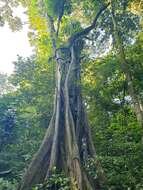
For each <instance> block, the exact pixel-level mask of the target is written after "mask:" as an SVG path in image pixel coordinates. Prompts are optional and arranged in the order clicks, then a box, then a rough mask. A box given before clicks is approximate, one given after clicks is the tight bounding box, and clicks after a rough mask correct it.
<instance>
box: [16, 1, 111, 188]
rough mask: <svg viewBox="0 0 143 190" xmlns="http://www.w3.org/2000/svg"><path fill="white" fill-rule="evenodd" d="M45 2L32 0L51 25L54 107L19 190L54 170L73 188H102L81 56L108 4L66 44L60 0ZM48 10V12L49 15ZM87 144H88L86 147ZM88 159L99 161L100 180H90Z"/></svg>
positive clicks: (99, 173) (44, 177)
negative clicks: (83, 86)
mask: <svg viewBox="0 0 143 190" xmlns="http://www.w3.org/2000/svg"><path fill="white" fill-rule="evenodd" d="M44 2H45V3H43V1H40V5H39V4H38V3H39V1H38V2H37V1H36V2H35V1H31V3H33V4H35V5H36V6H37V4H38V5H39V6H41V7H42V10H41V11H42V16H43V15H44V17H45V18H46V22H47V24H48V32H49V35H50V41H51V45H52V54H53V58H52V59H54V62H55V63H56V73H55V78H56V88H55V99H54V108H53V115H52V118H51V121H50V124H49V127H48V129H47V132H46V135H45V138H44V140H43V142H42V144H41V146H40V148H39V150H38V152H37V154H36V155H35V156H34V158H33V160H32V162H31V164H30V166H29V168H28V169H27V171H26V173H25V175H24V177H23V180H22V182H21V184H20V186H19V188H18V189H19V190H29V189H30V188H31V187H32V185H33V184H37V183H40V182H44V181H45V180H48V179H49V178H50V176H51V174H52V170H53V168H54V167H56V168H57V169H58V170H60V171H64V173H65V174H66V176H68V177H69V179H70V189H80V190H84V189H85V190H86V189H91V190H92V189H100V188H101V186H102V185H103V184H105V181H106V177H105V174H104V171H103V169H102V167H101V165H100V162H99V161H98V160H97V155H96V151H95V148H94V145H93V142H92V138H91V132H90V127H89V124H88V120H87V115H86V111H85V106H84V102H83V99H82V94H81V85H80V60H81V59H80V55H81V51H82V49H83V47H84V46H83V44H84V40H83V39H84V37H85V36H87V35H88V34H89V32H90V31H92V30H93V29H94V28H95V27H96V25H97V22H98V19H99V17H100V16H101V15H102V14H103V12H104V11H105V10H106V8H107V6H108V5H104V6H101V7H100V6H99V7H98V11H97V14H96V15H95V18H94V19H93V21H92V23H91V25H90V26H88V27H86V28H85V29H81V28H80V30H79V31H78V32H74V33H73V34H72V35H71V36H70V37H69V39H68V41H64V42H63V39H62V38H61V34H60V29H59V26H60V25H59V24H58V28H57V29H56V28H55V22H56V21H57V19H55V17H56V16H57V15H58V16H59V14H57V12H56V11H59V10H60V8H59V7H58V1H57V0H54V1H52V2H51V1H49V0H47V1H44ZM63 2H64V1H63ZM90 3H91V2H90ZM96 3H97V2H96ZM71 5H73V6H75V5H76V6H77V2H72V1H71ZM57 7H58V9H57ZM64 8H65V4H64ZM44 9H46V12H45V13H44ZM73 12H74V9H73ZM43 13H44V14H43ZM61 17H62V16H61ZM61 17H60V21H61V19H62V18H61ZM58 21H59V19H58ZM57 34H58V36H57ZM60 42H61V44H60V45H59V43H60ZM83 144H85V146H84V148H83ZM88 157H91V158H93V159H95V162H96V169H97V173H98V177H99V180H98V181H97V180H94V179H92V178H91V177H89V175H88V174H87V172H86V170H85V169H84V163H86V160H87V158H88Z"/></svg>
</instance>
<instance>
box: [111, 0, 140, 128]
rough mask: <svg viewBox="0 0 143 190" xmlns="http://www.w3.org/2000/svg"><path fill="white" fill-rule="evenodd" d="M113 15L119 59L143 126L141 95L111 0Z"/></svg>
mask: <svg viewBox="0 0 143 190" xmlns="http://www.w3.org/2000/svg"><path fill="white" fill-rule="evenodd" d="M111 15H112V22H113V27H114V37H115V40H116V46H117V50H118V53H119V61H120V63H121V67H122V71H123V72H124V74H125V76H126V80H127V84H128V91H129V95H130V96H131V98H132V102H133V107H134V112H135V115H136V118H137V121H138V123H139V125H140V126H141V127H142V128H143V111H142V105H141V102H140V100H139V97H138V96H137V95H136V91H135V88H134V85H133V81H132V76H131V73H130V69H129V65H128V64H129V63H128V62H127V60H126V56H125V52H124V46H123V43H122V40H121V38H120V35H119V30H118V26H117V22H116V17H115V13H114V7H113V2H112V0H111Z"/></svg>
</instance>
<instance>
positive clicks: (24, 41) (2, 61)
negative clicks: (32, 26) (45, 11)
mask: <svg viewBox="0 0 143 190" xmlns="http://www.w3.org/2000/svg"><path fill="white" fill-rule="evenodd" d="M24 11H25V10H24V9H23V8H22V7H19V8H17V9H16V15H18V16H19V17H20V18H21V20H22V21H23V22H26V21H27V16H26V15H25V14H24V13H23V12H24ZM27 33H28V25H27V24H25V25H24V26H23V29H22V30H21V31H18V32H12V31H11V30H10V29H9V27H8V25H5V26H4V27H0V72H1V73H7V74H11V73H12V72H13V69H14V67H13V63H12V62H13V61H16V60H17V55H20V56H23V57H28V56H30V55H31V54H32V47H31V46H30V44H29V40H28V36H27Z"/></svg>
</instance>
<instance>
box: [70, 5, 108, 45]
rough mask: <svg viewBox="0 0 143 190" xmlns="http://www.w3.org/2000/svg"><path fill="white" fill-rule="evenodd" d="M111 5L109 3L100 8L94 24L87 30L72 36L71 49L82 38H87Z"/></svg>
mask: <svg viewBox="0 0 143 190" xmlns="http://www.w3.org/2000/svg"><path fill="white" fill-rule="evenodd" d="M109 4H110V3H108V4H107V5H104V6H102V7H101V8H100V10H99V11H98V12H97V14H96V16H95V18H94V20H93V22H92V24H91V25H90V26H88V27H87V28H85V29H83V30H82V31H80V32H77V33H75V34H74V35H73V36H71V37H70V38H69V46H70V47H71V46H72V45H73V44H74V42H75V41H76V40H77V39H78V38H80V37H81V36H86V35H87V34H89V32H90V31H91V30H93V29H94V28H95V26H96V24H97V21H98V18H99V17H100V15H101V14H102V13H103V12H104V11H105V10H106V9H107V7H108V6H109Z"/></svg>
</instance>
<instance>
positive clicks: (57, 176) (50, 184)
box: [32, 168, 70, 190]
mask: <svg viewBox="0 0 143 190" xmlns="http://www.w3.org/2000/svg"><path fill="white" fill-rule="evenodd" d="M50 189H51V190H52V189H55V190H56V189H57V190H69V189H70V188H69V179H68V178H67V177H65V175H64V174H62V173H59V172H58V171H57V170H56V168H54V169H53V172H52V175H51V177H50V178H49V180H48V181H45V182H44V183H43V184H39V185H37V186H36V187H34V188H33V189H32V190H50Z"/></svg>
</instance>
